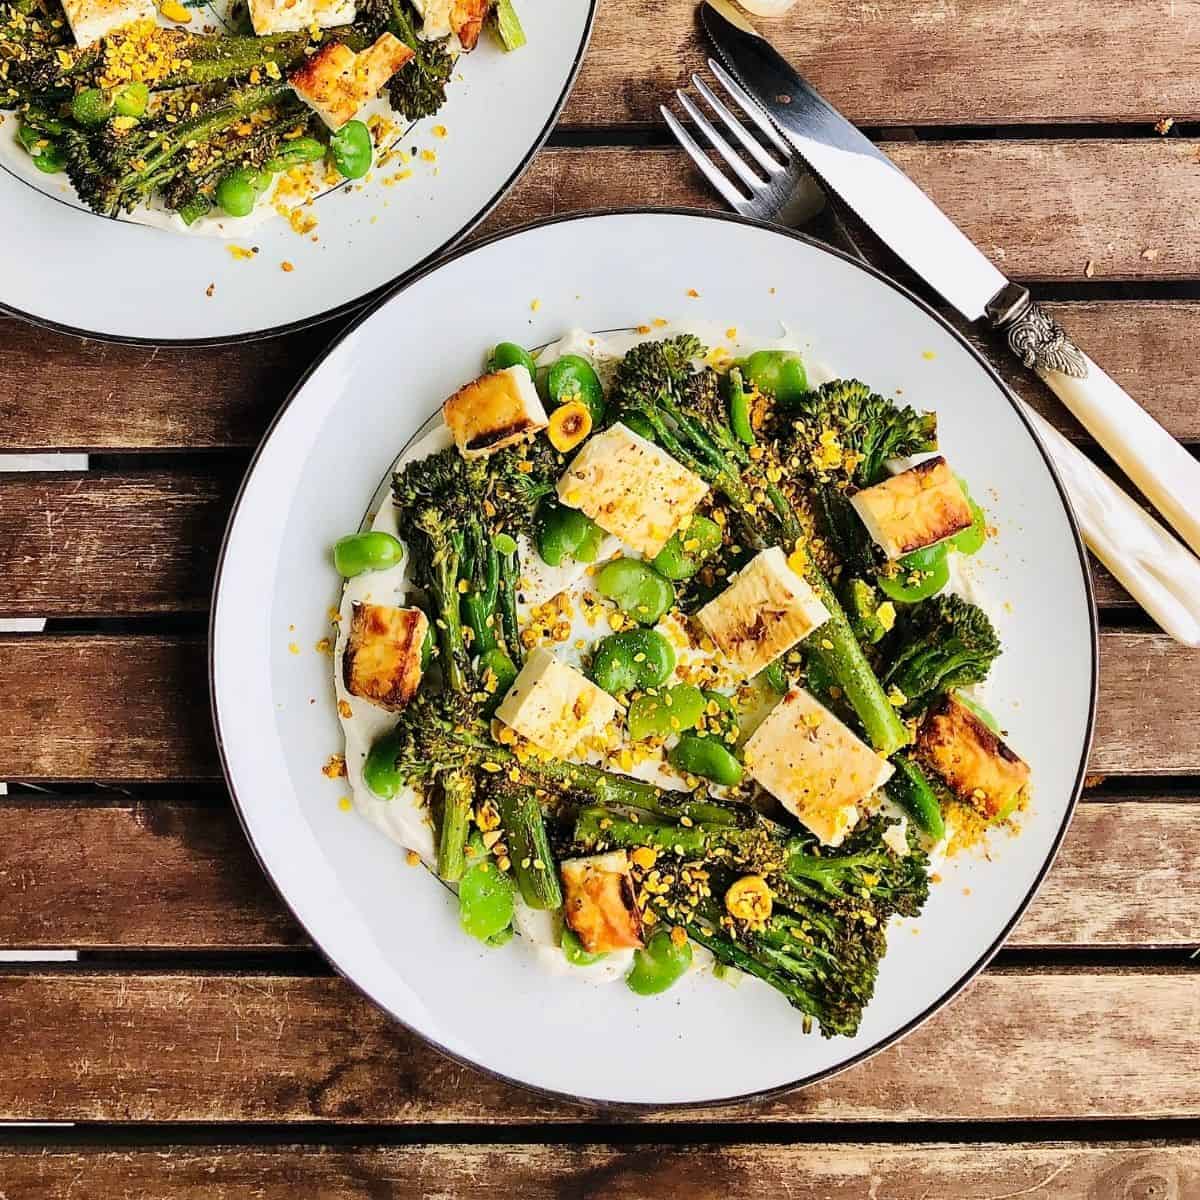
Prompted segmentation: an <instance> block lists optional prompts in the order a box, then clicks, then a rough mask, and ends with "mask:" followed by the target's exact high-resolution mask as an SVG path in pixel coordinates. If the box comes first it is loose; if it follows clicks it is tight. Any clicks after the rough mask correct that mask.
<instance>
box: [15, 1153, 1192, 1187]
mask: <svg viewBox="0 0 1200 1200" xmlns="http://www.w3.org/2000/svg"><path fill="white" fill-rule="evenodd" d="M0 1177H2V1178H3V1179H4V1186H5V1188H6V1195H7V1196H8V1197H9V1200H24V1198H25V1197H27V1196H29V1197H32V1196H35V1195H36V1196H38V1197H41V1198H42V1200H68V1197H75V1198H78V1197H79V1196H88V1197H118V1196H119V1197H121V1200H161V1197H162V1196H164V1195H166V1194H168V1193H169V1194H170V1196H171V1197H173V1200H273V1198H275V1197H283V1196H292V1195H296V1194H299V1195H301V1196H319V1197H320V1198H321V1200H384V1198H386V1200H418V1198H421V1200H424V1198H426V1197H429V1196H431V1195H436V1196H438V1197H445V1198H447V1200H448V1198H450V1197H459V1196H462V1197H466V1196H474V1195H478V1194H479V1192H480V1190H481V1186H490V1187H492V1188H494V1187H496V1185H497V1184H498V1183H500V1182H503V1184H504V1185H505V1186H506V1187H507V1188H512V1189H519V1194H520V1196H521V1197H522V1198H523V1200H562V1198H563V1197H565V1196H570V1197H572V1198H573V1200H599V1198H601V1197H603V1198H604V1200H643V1198H644V1197H646V1196H669V1197H672V1198H674V1197H679V1198H680V1200H727V1197H730V1196H747V1195H763V1196H805V1197H807V1196H813V1197H818V1196H819V1197H820V1198H821V1200H864V1198H865V1197H872V1196H873V1197H878V1198H880V1200H883V1198H886V1200H1004V1198H1006V1197H1009V1198H1011V1197H1018V1196H1019V1197H1025V1198H1026V1200H1149V1198H1154V1200H1186V1198H1187V1197H1188V1196H1190V1195H1192V1194H1193V1192H1194V1191H1196V1190H1198V1189H1200V1146H1198V1145H1197V1144H1196V1143H1195V1142H1189V1143H1184V1144H1172V1145H1156V1144H1147V1143H1133V1144H1130V1143H1115V1144H1104V1145H1094V1144H1078V1143H1068V1142H1047V1143H1040V1144H1036V1145H1020V1144H1015V1145H1013V1144H1004V1143H983V1144H978V1145H973V1146H964V1145H953V1144H946V1143H932V1144H919V1143H917V1144H910V1145H904V1146H898V1145H892V1144H889V1143H871V1142H867V1143H861V1142H860V1143H855V1144H853V1145H839V1144H831V1143H815V1144H803V1145H795V1146H780V1145H765V1146H670V1145H668V1146H655V1145H651V1144H647V1145H636V1146H603V1145H601V1146H523V1145H492V1146H487V1145H484V1146H437V1145H426V1146H405V1147H391V1148H370V1149H341V1148H336V1149H335V1148H320V1149H314V1148H312V1147H306V1146H279V1147H272V1148H270V1149H246V1148H234V1147H229V1146H220V1145H218V1146H213V1147H211V1148H205V1149H197V1148H194V1147H184V1146H180V1147H166V1148H162V1149H155V1150H112V1151H106V1150H70V1149H51V1150H46V1151H44V1152H41V1151H37V1152H35V1151H19V1150H4V1151H0ZM483 1181H487V1183H486V1184H483Z"/></svg>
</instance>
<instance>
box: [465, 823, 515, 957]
mask: <svg viewBox="0 0 1200 1200" xmlns="http://www.w3.org/2000/svg"><path fill="white" fill-rule="evenodd" d="M467 859H468V862H470V863H471V864H472V865H471V866H468V867H467V869H466V871H464V872H463V877H462V879H460V880H459V882H458V921H459V924H460V925H461V926H462V927H463V929H464V930H465V931H466V932H467V933H469V934H470V935H471V936H472V937H474V938H478V939H479V940H480V941H481V942H491V943H492V944H500V943H497V942H494V941H493V939H496V938H499V937H500V936H501V935H502V934H503V933H504V931H505V929H507V928H508V927H509V926H511V925H512V919H513V909H514V904H513V885H512V880H510V879H509V877H508V876H507V875H506V874H505V873H504V872H503V871H501V870H500V868H499V867H498V866H497V865H496V863H495V862H494V861H492V860H491V859H490V858H489V857H488V855H487V852H486V851H485V850H484V849H483V846H482V844H481V843H479V842H476V841H473V842H472V844H471V845H470V846H469V847H468V849H467ZM504 940H505V941H507V940H508V939H507V938H505V939H504Z"/></svg>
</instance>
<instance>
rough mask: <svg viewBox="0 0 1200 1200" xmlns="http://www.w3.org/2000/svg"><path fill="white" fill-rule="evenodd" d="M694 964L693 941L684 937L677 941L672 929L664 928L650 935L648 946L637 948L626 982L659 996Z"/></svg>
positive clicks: (638, 990)
mask: <svg viewBox="0 0 1200 1200" xmlns="http://www.w3.org/2000/svg"><path fill="white" fill-rule="evenodd" d="M691 965H692V944H691V942H689V941H687V940H686V939H684V940H683V941H682V942H681V943H679V944H676V942H675V940H674V938H673V937H672V936H671V934H670V932H669V931H668V930H666V929H660V930H658V931H657V932H656V933H653V934H651V935H650V940H649V941H648V942H647V943H646V947H645V949H643V950H635V951H634V953H633V968H632V970H631V971H630V972H629V974H628V975H626V976H625V983H626V986H627V987H628V988H629V990H630V991H631V992H636V993H637V994H638V995H639V996H657V995H658V994H659V992H665V991H666V990H667V988H669V987H671V985H672V984H674V983H677V982H678V981H679V979H680V978H682V976H683V975H684V974H685V972H686V971H687V969H688V967H690V966H691Z"/></svg>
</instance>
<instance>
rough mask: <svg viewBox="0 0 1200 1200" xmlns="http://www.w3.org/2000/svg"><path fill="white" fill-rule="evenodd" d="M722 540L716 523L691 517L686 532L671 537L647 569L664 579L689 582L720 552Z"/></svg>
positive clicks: (682, 530) (702, 518)
mask: <svg viewBox="0 0 1200 1200" xmlns="http://www.w3.org/2000/svg"><path fill="white" fill-rule="evenodd" d="M722 540H723V537H722V533H721V527H720V525H718V524H717V523H716V521H710V520H709V519H708V518H707V517H693V518H692V520H691V524H689V525H688V527H687V528H686V529H681V530H680V531H679V532H678V533H673V534H672V535H671V537H670V540H669V541H668V542H667V544H666V545H665V546H664V547H663V548H662V549H661V550H660V551H659V552H658V553H657V554H656V555H655V556H654V558H652V559H651V560H650V565H651V566H652V567H653V568H654V569H655V570H656V571H657V572H658V573H659V574H660V575H663V576H665V577H666V578H667V579H674V580H684V579H691V577H692V576H693V575H695V574H696V572H697V571H699V570H700V568H701V567H702V566H703V565H704V563H705V562H706V561H707V560H708V559H710V558H712V556H713V555H714V554H716V552H717V551H718V550H720V548H721V542H722Z"/></svg>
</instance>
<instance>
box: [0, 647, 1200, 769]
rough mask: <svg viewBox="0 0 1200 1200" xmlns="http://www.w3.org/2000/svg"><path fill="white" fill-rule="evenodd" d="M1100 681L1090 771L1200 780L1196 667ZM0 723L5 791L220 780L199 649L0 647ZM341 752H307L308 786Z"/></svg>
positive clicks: (1140, 652)
mask: <svg viewBox="0 0 1200 1200" xmlns="http://www.w3.org/2000/svg"><path fill="white" fill-rule="evenodd" d="M280 636H282V637H284V638H285V639H286V638H287V637H288V635H287V634H286V633H281V635H280ZM314 640H315V635H314ZM302 641H303V640H302ZM303 646H304V648H303V649H302V650H301V653H316V651H315V650H311V649H310V648H309V647H310V646H311V642H307V643H303ZM1100 680H1101V684H1100V706H1099V721H1098V724H1097V730H1096V742H1095V748H1094V752H1093V755H1092V759H1091V762H1090V764H1089V766H1090V770H1091V771H1093V772H1100V773H1102V774H1116V775H1119V774H1137V775H1172V774H1174V775H1182V774H1190V773H1200V740H1197V738H1196V735H1195V718H1194V715H1193V712H1192V708H1193V705H1192V704H1190V703H1188V702H1185V700H1186V699H1190V698H1191V697H1194V696H1196V695H1197V694H1198V693H1200V656H1198V655H1196V654H1195V653H1193V652H1191V651H1189V650H1187V649H1186V648H1184V647H1182V646H1180V645H1178V644H1176V643H1174V642H1171V641H1170V640H1169V639H1168V638H1166V637H1165V636H1163V635H1161V634H1154V633H1140V632H1127V631H1117V630H1109V631H1105V632H1104V633H1103V634H1102V635H1101V669H1100ZM0 712H3V713H5V715H6V719H5V721H4V722H3V723H2V724H0V764H3V775H4V776H5V777H7V778H9V779H27V780H38V779H41V780H52V779H59V780H76V779H78V780H96V781H107V780H147V781H153V780H168V781H170V780H182V779H213V778H217V777H218V774H219V772H218V767H217V758H216V750H215V746H214V744H213V737H212V733H211V729H210V724H209V707H208V685H207V677H206V665H205V652H204V644H203V642H202V640H201V639H199V638H191V637H173V636H158V635H147V636H130V635H108V636H81V635H70V636H45V635H12V634H10V635H0ZM338 748H339V747H338V746H335V745H332V744H331V745H329V746H317V747H313V763H312V770H313V773H314V778H316V772H317V771H318V770H319V768H320V766H321V764H322V763H323V762H324V760H325V757H326V755H328V754H329V753H331V752H332V751H334V750H337V749H338Z"/></svg>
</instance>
